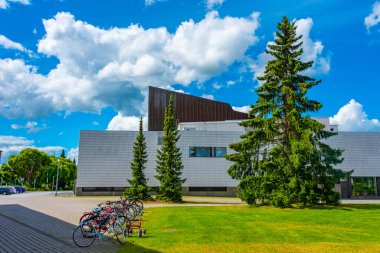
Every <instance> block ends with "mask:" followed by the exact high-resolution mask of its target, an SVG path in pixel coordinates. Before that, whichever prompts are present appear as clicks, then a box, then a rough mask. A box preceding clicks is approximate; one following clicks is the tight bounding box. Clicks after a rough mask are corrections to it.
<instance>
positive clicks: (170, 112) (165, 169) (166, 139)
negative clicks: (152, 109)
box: [156, 96, 186, 201]
mask: <svg viewBox="0 0 380 253" xmlns="http://www.w3.org/2000/svg"><path fill="white" fill-rule="evenodd" d="M163 131H164V134H163V136H162V146H161V148H160V149H158V150H157V167H156V171H157V175H156V178H157V179H158V180H159V181H160V186H159V187H158V191H157V194H158V195H157V198H158V199H162V200H167V201H181V200H182V194H181V190H182V184H183V183H184V182H185V181H186V179H182V178H181V175H182V170H183V165H182V160H181V156H182V154H181V152H180V149H179V148H178V147H177V142H178V140H179V138H180V135H179V131H178V130H177V128H176V123H175V118H174V100H173V96H170V99H169V106H168V107H166V108H165V116H164V129H163Z"/></svg>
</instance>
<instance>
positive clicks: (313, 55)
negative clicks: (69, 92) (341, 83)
mask: <svg viewBox="0 0 380 253" xmlns="http://www.w3.org/2000/svg"><path fill="white" fill-rule="evenodd" d="M296 26H297V30H296V33H297V35H302V39H301V41H302V42H303V44H302V48H303V51H304V53H303V55H302V56H301V60H303V61H313V62H314V64H313V66H312V68H311V69H309V70H307V72H306V73H305V74H308V75H315V74H326V73H328V72H329V71H330V57H329V56H326V55H324V54H323V49H324V46H323V43H322V42H321V41H319V40H317V41H314V40H312V39H311V37H310V31H311V29H312V27H313V20H312V19H311V18H305V19H299V20H296ZM273 43H274V42H273V41H270V42H268V45H269V44H273ZM271 59H273V57H272V56H271V55H268V54H266V53H265V52H264V53H261V54H260V55H258V57H257V59H255V60H253V61H252V62H251V64H250V66H251V69H252V71H253V72H254V78H255V79H256V78H257V77H258V76H262V75H263V74H264V71H265V66H266V64H267V62H268V61H269V60H271Z"/></svg>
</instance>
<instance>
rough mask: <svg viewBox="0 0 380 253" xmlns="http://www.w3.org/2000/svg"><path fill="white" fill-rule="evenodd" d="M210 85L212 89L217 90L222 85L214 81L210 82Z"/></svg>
mask: <svg viewBox="0 0 380 253" xmlns="http://www.w3.org/2000/svg"><path fill="white" fill-rule="evenodd" d="M212 87H213V88H214V89H216V90H219V89H221V88H222V87H223V85H221V84H218V83H217V82H215V83H213V84H212Z"/></svg>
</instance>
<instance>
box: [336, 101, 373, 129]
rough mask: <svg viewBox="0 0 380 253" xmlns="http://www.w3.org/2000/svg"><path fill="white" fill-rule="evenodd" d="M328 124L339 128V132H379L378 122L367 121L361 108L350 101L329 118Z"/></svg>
mask: <svg viewBox="0 0 380 253" xmlns="http://www.w3.org/2000/svg"><path fill="white" fill-rule="evenodd" d="M330 124H335V125H338V126H339V131H380V121H379V120H378V119H369V118H368V115H367V114H366V112H365V111H364V110H363V106H362V105H361V104H359V103H358V102H356V101H355V100H354V99H351V100H350V102H348V104H346V105H344V106H343V107H341V108H340V109H339V111H338V113H337V114H335V115H334V116H333V117H330Z"/></svg>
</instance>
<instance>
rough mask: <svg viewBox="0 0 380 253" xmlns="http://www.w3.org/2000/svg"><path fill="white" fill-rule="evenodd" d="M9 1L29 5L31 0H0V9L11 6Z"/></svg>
mask: <svg viewBox="0 0 380 253" xmlns="http://www.w3.org/2000/svg"><path fill="white" fill-rule="evenodd" d="M9 3H19V4H22V5H29V4H30V1H29V0H0V9H7V8H9Z"/></svg>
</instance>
